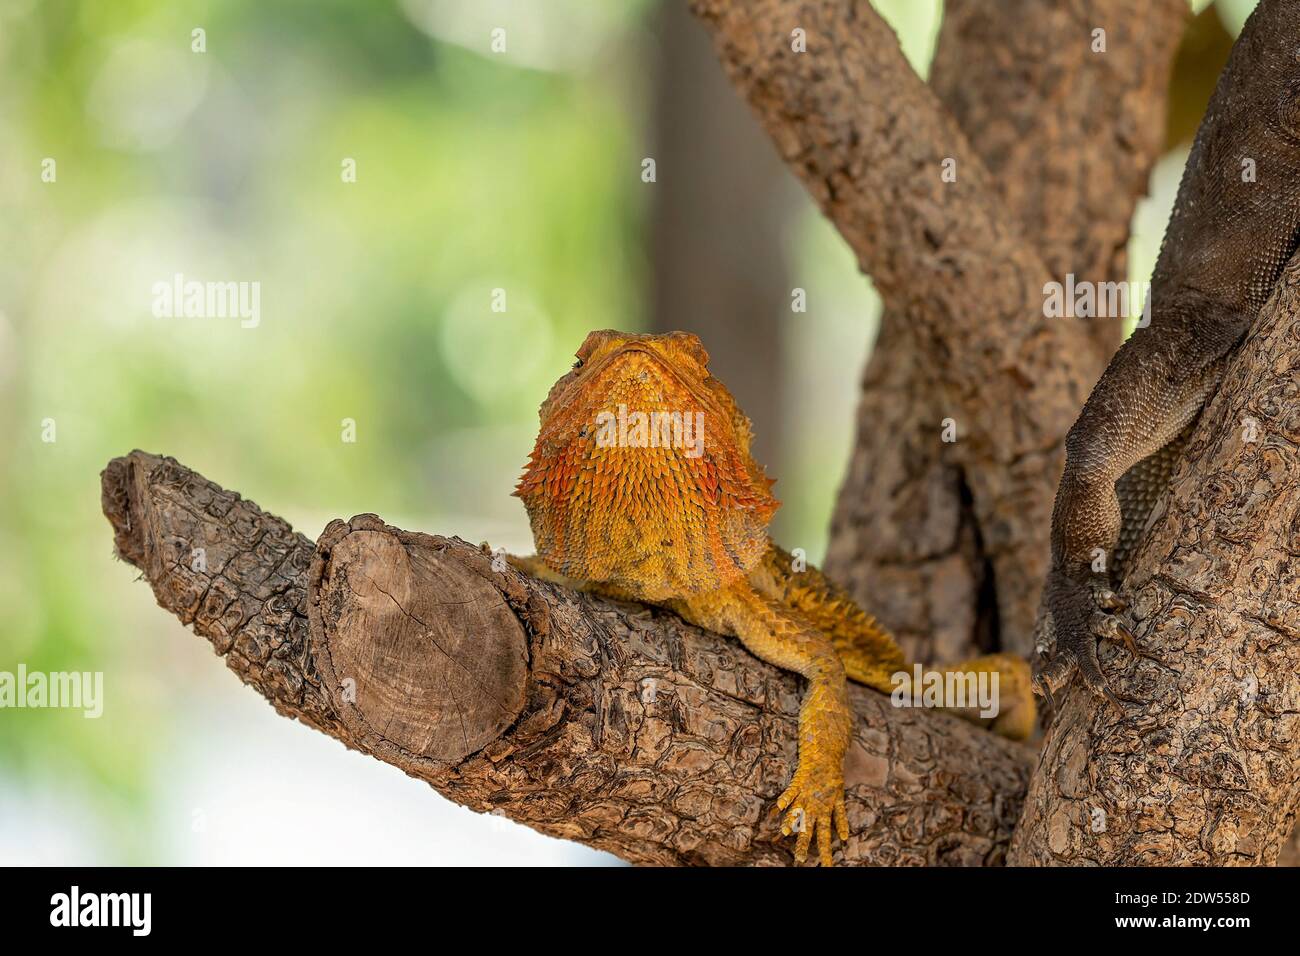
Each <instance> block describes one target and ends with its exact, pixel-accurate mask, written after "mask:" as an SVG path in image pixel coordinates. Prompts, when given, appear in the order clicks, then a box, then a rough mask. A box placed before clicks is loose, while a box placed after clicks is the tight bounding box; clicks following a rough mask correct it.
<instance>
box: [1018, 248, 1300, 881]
mask: <svg viewBox="0 0 1300 956" xmlns="http://www.w3.org/2000/svg"><path fill="white" fill-rule="evenodd" d="M1297 516H1300V257H1297V258H1296V259H1293V260H1292V262H1291V264H1290V266H1289V267H1288V269H1287V272H1286V273H1285V274H1284V276H1283V278H1282V280H1281V282H1280V283H1279V285H1278V287H1277V289H1276V290H1275V292H1274V295H1273V298H1272V300H1271V301H1270V302H1269V304H1268V305H1267V306H1266V307H1265V309H1264V311H1263V313H1261V315H1260V317H1259V319H1258V320H1257V321H1256V324H1255V329H1254V331H1253V332H1252V333H1251V335H1250V336H1249V337H1248V338H1247V340H1246V342H1245V344H1244V345H1243V346H1242V347H1241V348H1240V350H1239V351H1238V352H1237V354H1236V356H1235V357H1234V358H1233V360H1232V362H1231V364H1230V366H1229V368H1228V371H1227V373H1226V374H1225V376H1224V380H1223V382H1222V384H1221V386H1220V388H1219V390H1218V392H1217V393H1216V395H1215V397H1214V398H1213V399H1212V400H1211V402H1210V404H1209V406H1208V407H1207V409H1206V411H1205V412H1204V413H1203V414H1202V416H1201V419H1200V421H1199V423H1198V424H1197V426H1196V430H1195V431H1194V433H1193V435H1192V438H1191V440H1190V442H1189V444H1188V447H1187V449H1186V451H1185V452H1184V454H1183V458H1182V461H1181V463H1180V464H1179V466H1178V469H1177V471H1176V472H1175V474H1174V477H1173V480H1172V482H1171V485H1170V489H1169V491H1168V492H1167V494H1166V496H1165V500H1164V502H1163V503H1162V504H1161V505H1158V506H1157V512H1156V514H1155V516H1154V517H1153V521H1154V525H1153V526H1152V527H1151V529H1150V530H1149V531H1148V533H1147V535H1146V537H1145V539H1144V544H1143V546H1142V547H1141V549H1140V550H1139V552H1138V553H1137V554H1136V556H1135V557H1134V560H1133V562H1132V566H1131V570H1129V572H1128V573H1127V575H1126V577H1125V581H1124V584H1123V587H1122V588H1121V591H1122V593H1124V594H1125V595H1126V596H1127V597H1128V599H1129V601H1130V605H1131V607H1132V611H1131V616H1130V620H1129V622H1128V623H1129V624H1130V626H1131V628H1132V630H1133V633H1134V634H1135V636H1136V637H1137V641H1138V644H1139V645H1140V646H1141V647H1142V648H1143V650H1144V651H1145V652H1147V653H1150V654H1152V655H1153V656H1154V657H1155V660H1145V659H1139V660H1138V661H1137V662H1135V663H1134V662H1129V661H1127V655H1126V653H1125V652H1124V651H1123V650H1116V649H1115V648H1109V649H1108V650H1107V651H1106V652H1105V653H1104V656H1103V665H1104V666H1105V667H1106V669H1107V671H1108V672H1109V673H1110V674H1112V675H1115V674H1116V673H1117V672H1122V675H1123V676H1122V677H1118V678H1117V677H1114V676H1112V678H1111V680H1112V684H1113V686H1115V688H1116V690H1117V692H1118V693H1121V694H1125V695H1127V696H1132V697H1135V698H1138V699H1139V700H1140V701H1144V703H1135V704H1128V705H1126V706H1125V712H1124V713H1123V714H1121V713H1119V712H1117V711H1116V710H1115V709H1114V708H1112V707H1110V706H1109V705H1107V704H1105V703H1103V702H1100V701H1098V700H1097V699H1095V698H1093V697H1092V695H1091V694H1089V693H1088V692H1087V691H1086V690H1085V689H1084V688H1082V686H1081V685H1078V684H1076V685H1075V688H1074V689H1073V690H1072V691H1070V692H1069V693H1068V697H1067V698H1066V699H1065V700H1064V701H1058V703H1060V704H1061V705H1062V706H1061V709H1060V713H1059V715H1058V716H1057V719H1056V720H1055V721H1054V723H1053V725H1052V728H1051V731H1050V733H1049V736H1048V738H1047V741H1046V744H1045V747H1044V749H1043V753H1042V755H1041V759H1040V764H1039V769H1038V771H1037V772H1036V773H1035V775H1034V779H1033V783H1032V785H1031V787H1030V792H1029V797H1028V800H1027V803H1026V808H1025V817H1024V820H1023V822H1022V823H1021V826H1020V829H1019V830H1018V831H1017V834H1016V840H1015V849H1014V851H1013V855H1012V862H1015V863H1023V864H1045V863H1064V864H1081V863H1094V864H1098V865H1103V866H1117V865H1131V864H1195V865H1210V864H1213V865H1238V864H1241V865H1246V864H1256V865H1258V864H1268V863H1273V862H1274V861H1275V860H1276V859H1277V856H1278V854H1279V851H1280V850H1281V848H1282V846H1283V845H1284V844H1285V843H1286V842H1287V839H1288V837H1289V836H1290V834H1291V831H1292V828H1293V826H1294V824H1295V818H1296V810H1297V805H1298V803H1300V600H1298V599H1297V594H1298V593H1300V564H1297V556H1300V518H1298V517H1297Z"/></svg>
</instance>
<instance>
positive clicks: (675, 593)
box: [515, 331, 1034, 865]
mask: <svg viewBox="0 0 1300 956" xmlns="http://www.w3.org/2000/svg"><path fill="white" fill-rule="evenodd" d="M577 358H578V361H577V363H576V364H575V365H574V366H573V369H572V370H571V371H570V372H569V373H568V374H566V375H565V376H563V377H562V378H561V379H560V380H559V381H558V382H556V383H555V385H554V386H553V387H552V388H551V391H550V394H549V395H548V396H547V398H546V401H545V402H543V403H542V406H541V411H540V417H541V428H540V431H539V433H538V436H537V443H536V445H535V446H534V448H533V452H532V456H531V458H530V460H529V462H528V464H527V466H526V468H525V470H524V474H523V477H522V478H521V479H520V481H519V487H518V489H517V491H516V492H515V493H516V494H517V495H518V496H519V497H520V498H521V499H523V502H524V506H525V507H526V509H527V511H528V517H529V521H530V522H531V524H532V529H533V536H534V538H535V540H536V544H537V551H538V555H537V557H535V558H523V559H516V561H515V563H516V565H517V566H519V567H521V568H523V569H525V570H528V571H530V572H531V573H533V574H535V575H537V576H539V577H543V578H545V579H548V580H552V581H556V582H559V583H564V584H567V585H569V586H571V587H578V588H582V589H585V590H589V591H593V592H597V593H600V594H603V595H606V596H610V597H614V598H617V599H622V600H632V601H642V602H647V603H652V604H656V605H660V606H663V607H666V608H668V609H670V610H672V611H674V612H675V613H677V614H678V615H680V616H681V617H682V618H684V619H685V620H687V621H689V622H691V623H693V624H696V625H698V626H700V627H704V628H708V629H710V630H713V631H717V632H719V633H722V634H727V635H730V636H734V637H737V638H739V639H740V641H741V643H742V644H744V646H745V647H746V648H747V649H748V650H749V651H750V652H751V653H753V654H754V655H755V656H756V657H759V658H761V659H763V660H765V661H767V662H769V663H771V664H774V665H776V666H777V667H780V668H783V669H785V670H790V671H794V672H796V673H798V674H801V675H803V677H805V678H806V679H807V681H808V689H807V692H806V694H805V696H804V699H803V704H802V706H801V708H800V713H799V760H798V766H797V769H796V770H795V773H794V779H793V780H792V781H791V783H790V786H789V788H788V789H787V790H786V791H785V792H784V793H783V794H782V795H781V796H780V798H778V800H777V803H776V806H777V809H778V811H785V817H784V819H783V821H782V827H781V828H782V832H783V833H785V834H786V835H789V834H790V833H791V832H797V833H798V837H797V840H796V844H795V857H796V859H797V860H798V861H800V862H803V861H804V860H805V859H806V857H807V853H808V848H809V845H810V843H811V841H812V839H813V836H814V834H815V835H816V838H817V850H818V856H819V858H820V860H821V862H822V863H823V864H827V865H829V864H830V862H831V858H832V857H831V832H832V829H834V830H835V831H836V832H838V834H839V837H840V839H841V840H845V839H847V838H848V821H847V819H846V817H845V811H844V776H843V763H844V755H845V752H846V750H847V748H848V744H849V739H850V735H851V731H852V725H853V711H852V710H851V708H850V706H849V701H848V689H847V686H846V684H845V679H846V677H847V678H848V679H851V680H854V681H857V682H859V683H862V684H865V685H867V686H868V687H872V688H875V689H876V690H880V691H884V692H885V693H889V692H891V691H893V690H894V689H895V688H897V687H898V686H899V682H898V681H895V680H894V675H896V674H899V673H906V672H908V671H909V665H908V663H907V661H906V660H905V658H904V656H903V654H902V651H901V650H900V649H899V647H898V645H897V643H896V642H895V641H894V639H893V638H892V637H890V635H889V634H887V633H886V632H885V631H884V630H883V629H882V628H881V627H880V626H879V625H878V624H877V623H876V621H875V620H874V619H873V618H872V617H871V616H870V615H869V614H867V613H866V612H865V611H863V610H862V609H861V608H860V607H858V605H857V604H855V603H854V602H853V600H852V599H851V598H850V597H849V596H848V595H847V594H846V593H845V592H844V591H843V590H842V589H840V588H839V587H838V586H836V585H835V584H834V583H832V582H831V581H829V580H828V579H827V578H826V577H825V576H824V575H823V574H821V572H819V571H818V570H817V569H816V568H814V567H812V566H810V565H809V566H806V568H803V569H802V570H800V568H801V567H803V566H802V564H796V562H795V561H794V559H793V558H792V556H791V555H790V554H788V553H787V552H785V551H783V550H781V549H780V548H778V547H777V546H775V545H774V544H773V543H772V541H771V540H770V538H769V537H768V534H767V525H768V522H769V520H770V519H771V517H772V514H773V513H774V512H775V511H776V509H777V507H778V502H777V501H776V499H775V498H774V497H773V496H772V493H771V486H772V484H773V482H772V481H771V480H769V479H768V478H767V477H766V475H765V474H764V471H763V469H762V467H760V466H759V465H758V464H757V463H756V462H755V461H754V459H753V458H752V457H751V455H750V452H749V447H750V439H751V428H750V422H749V419H748V418H746V417H745V415H744V413H743V412H741V410H740V409H739V408H737V406H736V403H735V401H734V400H733V399H732V397H731V394H730V392H728V391H727V389H726V387H725V386H724V385H723V384H722V383H721V382H719V381H718V380H717V379H716V378H713V377H712V376H711V375H710V374H709V371H708V362H709V356H708V354H707V353H706V352H705V350H704V347H703V346H702V345H701V343H700V340H699V339H698V338H697V337H696V336H694V335H691V334H689V333H685V332H672V333H668V334H665V335H631V334H624V333H621V332H613V331H602V332H592V333H591V334H590V335H589V336H587V339H586V341H585V342H583V344H582V347H581V348H580V349H579V350H578V352H577ZM641 416H644V417H641ZM948 670H951V671H954V672H960V673H976V674H978V673H981V672H984V673H988V672H996V673H997V675H998V684H997V685H996V686H997V687H998V696H999V704H1000V707H999V709H998V713H997V715H996V717H994V718H993V720H992V729H994V730H995V731H997V732H999V733H1002V734H1004V735H1006V736H1011V737H1017V738H1023V737H1025V736H1027V735H1028V734H1029V733H1030V732H1031V731H1032V729H1033V726H1034V701H1033V694H1032V691H1031V689H1030V686H1029V668H1028V664H1027V663H1026V662H1025V661H1023V660H1021V659H1020V658H1016V657H1012V656H1010V655H990V656H988V657H984V658H979V659H976V660H974V661H970V662H967V663H965V664H960V665H956V666H955V667H953V668H950V669H948ZM963 716H967V717H971V718H972V719H973V716H972V714H971V713H969V712H963Z"/></svg>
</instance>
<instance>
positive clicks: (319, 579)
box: [103, 451, 1032, 865]
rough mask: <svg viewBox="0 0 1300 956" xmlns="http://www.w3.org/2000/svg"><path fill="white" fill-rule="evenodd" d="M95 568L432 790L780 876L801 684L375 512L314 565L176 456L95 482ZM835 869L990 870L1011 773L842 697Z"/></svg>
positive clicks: (970, 745)
mask: <svg viewBox="0 0 1300 956" xmlns="http://www.w3.org/2000/svg"><path fill="white" fill-rule="evenodd" d="M103 504H104V512H105V514H106V516H107V517H108V519H109V521H110V523H111V524H112V526H113V529H114V536H115V541H116V547H117V553H118V554H119V555H120V556H121V557H122V558H123V560H126V561H128V562H130V563H131V564H133V565H135V566H136V567H137V568H139V569H140V571H141V572H142V573H143V575H144V577H145V579H146V580H147V581H148V582H149V584H150V585H151V586H152V588H153V591H154V595H155V597H156V598H157V600H158V603H159V605H160V606H162V607H163V608H164V609H166V610H168V611H170V612H171V613H173V614H175V615H176V616H177V617H178V618H179V619H180V620H181V621H182V622H184V623H186V624H188V625H190V626H191V627H192V628H193V630H194V631H195V633H197V634H199V635H200V636H202V637H205V638H207V639H208V640H209V641H210V642H211V643H212V645H213V648H214V649H215V650H216V651H217V653H218V655H219V656H221V657H223V658H224V659H225V661H226V665H227V666H228V667H229V668H230V669H231V670H233V671H234V672H235V673H236V674H237V675H238V676H239V678H240V679H241V680H242V681H244V683H246V684H248V685H249V686H251V687H252V688H253V689H255V690H256V691H258V693H260V694H262V695H263V696H264V697H266V698H267V700H269V701H270V702H271V704H272V705H273V706H274V707H275V709H276V710H277V711H278V712H279V713H281V714H283V715H284V716H287V717H293V718H296V719H298V720H301V721H302V722H303V723H305V724H307V725H308V726H310V727H313V728H315V729H317V730H319V731H321V732H323V733H326V734H329V735H330V736H331V737H334V738H336V739H337V740H339V741H341V742H342V743H343V744H345V745H346V746H348V747H351V748H353V749H356V750H360V751H362V752H364V753H368V754H370V755H372V756H374V757H376V758H378V759H380V760H383V761H385V762H387V763H390V764H393V765H394V766H396V767H398V768H400V769H401V770H403V771H405V772H406V773H408V774H410V775H411V776H414V777H417V778H419V779H421V780H424V781H426V782H428V783H429V784H430V785H432V786H433V787H434V789H436V790H437V791H438V792H439V793H441V794H443V795H444V796H446V797H447V798H448V799H451V800H454V801H456V802H457V803H461V804H464V805H465V806H468V807H471V808H472V809H475V810H479V811H491V812H494V813H500V814H503V815H505V816H507V817H509V818H511V819H513V820H517V821H519V822H521V823H524V824H527V825H528V826H531V827H533V828H534V829H536V830H539V831H541V832H542V833H547V834H550V835H552V836H557V837H563V838H566V839H571V840H577V841H579V842H582V843H586V844H588V845H591V846H594V847H598V848H600V849H604V850H608V851H610V852H612V853H615V854H617V855H618V856H621V857H623V858H624V859H627V860H631V861H634V862H638V863H656V864H714V865H718V864H722V865H729V864H730V865H734V864H766V865H790V864H792V863H793V858H792V853H791V841H790V840H788V839H786V838H783V837H781V835H780V833H779V827H778V820H777V818H776V817H775V816H774V815H773V814H772V813H771V810H772V807H773V805H774V799H775V797H776V796H777V795H778V794H779V793H780V792H781V791H782V790H783V789H784V787H785V786H786V785H787V783H788V782H789V779H790V776H791V774H792V773H793V770H794V766H795V758H796V753H797V741H798V735H797V714H798V709H799V702H800V699H801V697H802V693H803V685H802V682H801V681H800V680H799V679H798V678H796V677H795V676H794V675H791V674H788V673H785V672H782V671H778V670H776V669H775V668H773V667H771V666H769V665H767V664H764V663H762V662H760V661H758V660H757V659H755V658H753V657H751V656H750V655H749V654H747V653H746V652H745V651H744V650H743V649H742V648H740V647H739V645H737V644H736V643H735V642H733V641H730V640H728V639H726V638H723V637H720V636H718V635H716V634H711V633H708V632H705V631H701V630H699V629H697V628H694V627H690V626H688V625H686V624H684V623H683V622H682V621H681V620H679V619H678V618H676V617H675V616H673V615H671V614H668V613H666V612H658V611H648V610H646V609H645V608H641V607H637V606H631V605H620V604H615V603H612V602H609V601H606V600H601V599H598V598H594V597H591V596H588V595H584V594H578V593H576V592H571V591H567V590H564V589H562V588H556V587H554V586H551V585H547V584H544V583H542V582H539V581H536V580H534V579H532V578H530V577H528V576H526V575H522V574H519V573H518V572H516V571H515V570H514V569H513V568H511V567H509V566H508V565H506V564H505V563H504V562H496V568H495V569H494V562H493V558H492V556H491V555H490V554H487V553H485V552H484V550H482V549H479V548H475V547H472V546H471V545H468V544H466V543H465V542H463V541H460V540H458V539H456V538H443V537H438V536H434V535H426V534H416V533H412V532H406V531H401V530H399V529H397V528H391V527H388V526H387V525H385V524H384V523H383V522H382V521H381V520H380V519H378V518H377V517H375V516H374V515H361V516H359V517H356V518H353V519H352V520H351V521H350V522H342V521H333V522H331V523H330V525H329V526H328V527H327V528H326V529H325V531H324V533H323V534H322V535H321V538H320V541H319V543H318V544H317V545H315V546H313V545H312V543H311V541H310V540H308V539H307V538H306V537H304V536H303V535H301V534H296V533H295V532H294V531H293V530H292V528H290V527H289V525H288V524H286V523H285V522H284V521H283V520H281V519H279V518H277V517H275V516H274V515H270V514H267V513H266V512H264V511H262V510H260V509H259V508H258V507H257V506H256V505H254V504H253V503H252V502H249V501H246V500H243V499H241V498H240V497H239V496H238V495H237V494H234V493H232V492H228V491H226V490H224V489H222V488H221V487H219V486H217V485H216V484H214V483H212V482H211V481H208V480H207V479H205V478H203V477H202V476H200V475H198V474H196V473H194V472H192V471H190V470H189V469H187V468H185V467H184V466H182V465H180V464H179V463H177V462H176V461H174V460H172V459H169V458H161V457H158V456H154V455H149V454H146V453H144V452H139V451H136V452H132V453H131V454H130V455H127V456H125V457H123V458H116V459H114V460H113V461H111V462H110V463H109V465H108V467H107V468H106V469H105V471H104V474H103ZM852 700H853V704H854V707H855V709H856V711H857V714H858V723H857V727H856V731H855V733H854V739H853V744H852V746H851V748H850V751H849V756H848V759H847V762H846V767H845V777H846V782H847V788H848V794H847V806H848V816H849V823H850V827H851V829H852V836H851V837H850V839H849V840H848V842H847V843H845V844H843V845H842V846H841V847H839V848H838V849H837V851H836V856H837V860H838V861H839V862H840V863H843V864H849V865H866V864H989V863H998V862H1001V861H1002V859H1003V858H1004V856H1005V852H1006V848H1007V846H1008V843H1009V840H1010V837H1011V831H1012V827H1013V826H1014V824H1015V821H1016V819H1017V817H1018V815H1019V812H1020V805H1021V799H1022V796H1023V793H1024V789H1025V786H1026V783H1027V778H1028V770H1029V763H1030V761H1031V759H1032V755H1031V754H1030V753H1029V752H1028V751H1027V750H1026V749H1024V748H1023V747H1020V746H1018V745H1014V744H1010V743H1008V742H1006V741H1003V740H1001V739H999V738H997V737H994V736H993V735H991V734H989V733H987V732H986V731H983V730H980V729H978V728H976V727H974V726H972V725H969V724H967V723H965V722H963V721H961V720H959V719H957V718H955V717H951V716H949V715H946V714H939V713H934V712H921V711H918V710H905V709H897V708H894V707H892V706H891V705H890V703H889V700H888V698H886V697H885V696H884V695H881V694H876V693H873V692H870V691H867V690H864V689H861V688H855V689H854V691H853V695H852Z"/></svg>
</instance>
